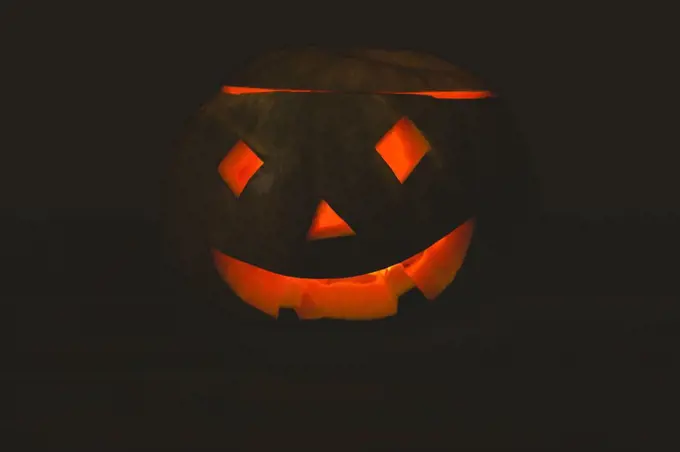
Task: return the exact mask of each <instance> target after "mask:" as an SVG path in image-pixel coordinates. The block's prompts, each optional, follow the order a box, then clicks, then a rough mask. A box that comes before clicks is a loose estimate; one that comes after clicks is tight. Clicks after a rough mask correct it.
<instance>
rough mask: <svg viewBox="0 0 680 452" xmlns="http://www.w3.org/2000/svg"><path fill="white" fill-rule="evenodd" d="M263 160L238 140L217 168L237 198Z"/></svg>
mask: <svg viewBox="0 0 680 452" xmlns="http://www.w3.org/2000/svg"><path fill="white" fill-rule="evenodd" d="M263 163H264V162H263V161H262V160H261V159H260V158H259V157H258V156H257V154H255V152H253V150H252V149H250V147H248V145H247V144H245V143H244V142H243V141H239V142H238V143H236V144H235V145H234V147H233V148H231V150H230V151H229V152H227V155H226V156H225V157H224V159H222V161H221V162H220V165H219V167H218V168H217V170H218V171H219V173H220V176H222V180H224V182H226V184H227V185H228V186H229V188H230V189H231V191H232V192H233V193H234V195H236V197H237V198H238V197H239V196H241V192H243V189H245V188H246V185H247V184H248V181H249V180H250V178H251V177H253V175H254V174H255V173H256V172H257V170H258V169H260V167H261V166H262V165H263Z"/></svg>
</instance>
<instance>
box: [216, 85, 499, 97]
mask: <svg viewBox="0 0 680 452" xmlns="http://www.w3.org/2000/svg"><path fill="white" fill-rule="evenodd" d="M222 92H223V93H225V94H233V95H240V94H265V93H332V92H333V91H328V90H315V89H285V88H280V89H276V88H249V87H246V86H224V87H222ZM372 94H401V95H410V96H428V97H433V98H435V99H450V100H451V99H484V98H487V97H493V93H492V92H491V91H484V90H479V91H464V90H461V91H410V92H409V91H402V92H387V91H386V92H376V93H372Z"/></svg>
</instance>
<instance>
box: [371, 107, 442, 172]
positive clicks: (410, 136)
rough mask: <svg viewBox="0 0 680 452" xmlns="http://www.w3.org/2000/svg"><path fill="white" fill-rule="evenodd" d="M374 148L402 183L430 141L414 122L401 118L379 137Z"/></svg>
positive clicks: (421, 156) (425, 150)
mask: <svg viewBox="0 0 680 452" xmlns="http://www.w3.org/2000/svg"><path fill="white" fill-rule="evenodd" d="M375 149H376V150H377V151H378V154H380V156H381V157H382V158H383V160H385V162H386V163H387V164H388V165H389V166H390V168H391V169H392V172H394V175H395V176H397V179H399V182H401V183H402V184H403V183H404V181H405V180H406V178H408V176H409V175H410V174H411V172H412V171H413V170H414V169H415V167H416V166H417V165H418V163H419V162H420V159H422V158H423V156H424V155H425V154H426V153H427V152H428V151H429V150H430V143H428V142H427V140H426V139H425V137H424V136H423V134H422V133H420V131H419V130H418V128H417V127H416V126H415V124H413V123H412V122H411V121H409V119H408V118H402V119H400V120H399V121H397V123H396V124H395V125H394V127H392V128H391V129H390V130H389V131H388V132H387V133H386V134H385V136H383V137H382V138H381V139H380V141H379V142H378V144H376V146H375Z"/></svg>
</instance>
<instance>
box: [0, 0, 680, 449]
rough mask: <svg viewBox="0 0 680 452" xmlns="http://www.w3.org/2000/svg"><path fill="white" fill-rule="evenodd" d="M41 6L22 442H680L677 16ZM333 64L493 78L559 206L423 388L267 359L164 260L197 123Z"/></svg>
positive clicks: (20, 203)
mask: <svg viewBox="0 0 680 452" xmlns="http://www.w3.org/2000/svg"><path fill="white" fill-rule="evenodd" d="M20 5H21V4H20V3H19V2H14V4H13V5H10V6H6V7H3V10H2V12H1V14H0V25H1V26H0V46H1V51H2V56H1V58H2V60H1V61H2V62H1V63H0V67H1V68H2V69H1V74H2V75H0V77H1V80H0V81H1V82H2V83H0V92H1V93H2V102H1V103H2V106H1V108H2V110H3V111H4V114H3V118H5V119H3V125H4V127H2V145H1V147H2V149H3V153H2V157H1V160H0V161H1V163H0V172H1V174H0V176H1V178H0V181H1V182H0V183H1V184H2V186H1V189H0V206H1V207H2V212H1V215H2V224H1V225H0V228H1V229H2V231H3V232H2V235H1V236H0V237H2V238H1V239H0V240H2V242H3V243H2V257H3V262H4V263H5V265H4V266H3V279H2V281H3V282H2V284H1V286H0V297H2V299H3V307H4V308H6V310H7V312H8V314H7V316H4V317H5V318H7V319H9V320H10V329H9V331H10V332H11V333H12V334H11V335H10V337H11V343H12V345H13V347H12V348H13V349H14V350H15V351H16V352H17V353H15V354H13V356H17V357H18V359H17V361H16V363H15V362H14V361H13V360H12V361H11V365H10V367H9V370H8V371H7V373H6V375H7V376H8V378H10V379H11V380H12V381H13V382H14V385H13V386H12V389H13V393H14V394H15V402H16V403H15V404H14V407H15V409H14V410H13V413H14V418H15V419H17V420H18V421H19V422H18V429H17V430H16V431H17V432H18V433H19V434H20V435H22V437H23V440H24V444H32V441H34V440H38V441H41V442H44V443H45V444H52V447H51V448H48V449H45V450H52V449H53V448H57V446H59V447H61V445H62V444H67V443H68V444H71V445H84V446H89V447H94V446H93V445H94V444H108V445H109V446H111V447H112V448H114V449H117V450H121V449H122V448H123V446H125V445H127V446H129V447H130V446H134V447H147V446H151V445H155V446H159V447H177V448H180V449H192V450H199V449H200V448H202V447H207V446H210V445H216V444H222V445H228V444H233V445H234V447H235V448H238V449H241V448H247V447H250V448H255V449H258V448H260V449H262V448H264V447H265V445H272V444H277V443H278V445H279V447H277V449H288V448H291V447H295V448H297V447H302V445H303V443H305V444H310V445H312V447H313V448H314V449H316V450H323V449H329V448H334V447H337V448H343V449H347V448H350V449H353V448H361V447H363V446H366V445H368V446H373V445H375V444H385V445H387V446H388V447H391V446H392V445H396V444H401V445H409V446H410V445H413V446H415V447H423V445H428V444H430V443H433V444H439V445H444V446H447V447H498V448H506V447H507V448H509V447H511V446H531V445H542V446H547V445H551V446H552V445H561V446H564V447H566V448H568V449H570V448H576V447H582V446H583V445H584V444H592V443H593V442H594V443H595V444H608V445H617V446H619V445H620V446H623V445H634V446H639V447H641V448H642V449H644V450H649V449H650V448H653V447H654V446H655V445H657V444H666V442H667V441H669V440H671V439H672V435H666V434H665V433H669V432H671V429H670V427H671V426H672V425H674V423H675V422H676V421H677V404H676V402H677V400H676V398H675V391H674V389H675V386H676V381H678V380H677V376H678V375H677V367H678V364H679V362H678V361H679V360H678V352H677V350H678V346H679V345H680V330H679V329H678V328H679V327H680V309H678V301H677V300H678V295H679V294H680V289H679V288H678V283H677V280H676V278H677V275H678V270H679V269H680V265H679V264H678V255H679V253H680V240H679V239H678V237H677V235H678V230H680V228H679V226H680V203H679V202H678V197H677V193H678V192H680V190H679V188H680V182H679V179H678V178H677V177H676V171H677V168H678V143H677V139H676V137H675V133H676V130H677V129H676V127H675V119H676V117H677V113H676V106H677V103H676V102H675V98H676V97H677V95H676V88H675V86H677V82H676V80H677V79H676V78H675V76H674V74H673V72H672V66H673V64H672V61H673V58H672V52H671V49H672V45H671V42H672V39H671V38H672V36H671V30H672V29H673V26H672V25H673V24H672V23H671V21H670V17H671V15H670V14H668V13H665V14H664V12H662V11H652V10H651V8H650V7H647V6H646V7H645V9H644V10H641V9H640V8H638V7H634V6H631V7H623V6H620V5H619V6H617V7H616V8H609V9H607V8H601V9H597V8H595V7H589V8H583V9H575V8H574V7H572V6H570V4H569V3H565V4H564V5H561V6H559V5H556V4H552V3H551V4H549V5H546V6H542V7H538V6H536V5H526V6H524V7H520V6H517V5H516V4H513V6H505V7H504V8H499V5H493V6H492V5H488V4H484V5H482V4H479V6H477V7H475V8H474V10H473V9H472V8H468V7H463V6H462V5H460V4H457V3H451V4H450V5H449V4H446V5H445V4H443V3H442V4H440V5H439V6H436V5H434V4H433V5H431V6H426V5H424V4H422V2H419V3H418V4H413V5H407V4H404V5H405V6H404V7H400V6H399V5H387V4H386V5H384V7H381V6H378V5H376V6H375V7H373V8H371V11H369V10H366V8H368V6H367V5H356V6H349V5H346V4H333V3H329V4H327V5H325V6H324V5H323V4H321V3H319V4H317V6H316V7H314V8H312V9H311V10H310V7H302V6H300V7H293V6H290V7H288V6H287V10H286V11H284V12H277V11H274V10H273V9H271V7H269V6H267V5H266V4H262V5H259V4H255V5H253V6H254V7H255V8H253V9H252V10H250V11H247V10H246V9H245V8H244V7H242V6H238V7H237V6H235V5H229V6H224V7H221V8H219V9H213V10H211V9H209V8H205V9H203V10H199V8H198V7H191V8H190V7H188V6H186V5H185V6H184V7H179V6H172V5H163V6H160V4H159V6H157V7H156V8H152V7H146V8H143V7H141V6H139V5H137V6H134V7H128V8H123V7H122V6H119V5H116V4H114V5H113V6H110V5H104V4H103V3H102V4H97V5H96V6H89V7H85V6H82V5H78V6H76V5H73V6H71V7H67V6H64V5H62V4H59V5H57V4H55V5H54V6H52V7H40V8H38V7H33V8H31V7H30V6H28V5H26V6H20ZM187 5H188V4H187ZM441 8H445V9H446V10H447V11H443V10H442V9H441ZM625 8H628V9H625ZM310 44H311V45H346V46H353V45H358V46H375V47H386V48H406V49H413V50H421V51H427V52H430V53H433V54H435V55H439V56H441V57H444V58H445V59H448V60H450V61H452V62H454V63H457V64H459V65H461V66H462V67H465V68H468V69H470V70H472V71H473V72H476V73H477V74H479V75H481V76H482V77H483V78H484V79H486V80H487V81H488V82H489V83H490V84H491V86H492V87H494V89H495V91H497V92H499V93H500V94H501V95H503V96H504V97H505V98H506V99H507V100H508V101H509V102H510V104H511V105H512V110H513V112H514V114H515V116H516V119H517V121H518V123H519V125H520V127H521V129H522V131H523V132H524V134H525V135H526V137H527V139H528V141H529V144H530V146H531V152H532V156H533V158H534V161H535V165H536V168H537V172H538V174H539V176H540V180H541V184H542V192H541V193H542V200H543V211H542V213H541V214H540V215H539V217H538V218H537V219H536V220H535V221H534V223H533V224H531V225H530V226H528V227H527V233H526V234H525V235H524V236H523V239H522V240H524V243H523V246H521V247H519V249H517V250H516V251H515V253H514V254H513V255H511V256H506V257H504V258H503V259H502V260H501V261H499V262H496V263H494V265H493V266H492V267H493V269H494V270H493V271H492V275H491V276H489V281H491V282H489V284H488V286H489V287H490V289H489V290H488V292H489V293H488V296H487V297H486V298H485V299H484V300H483V301H482V302H481V304H480V305H481V306H482V308H480V309H479V310H478V311H471V312H474V314H469V317H468V318H465V317H463V318H461V320H460V322H459V323H458V324H456V327H455V328H454V331H453V332H451V333H450V336H451V337H450V340H449V342H448V343H447V345H446V346H444V347H443V348H441V349H438V350H437V351H436V352H430V353H423V354H420V355H418V356H417V357H412V358H408V359H413V362H412V364H410V365H408V366H406V367H408V369H409V371H408V372H405V371H404V370H403V368H400V367H399V370H398V371H397V370H392V371H391V370H389V369H387V368H384V369H378V367H379V366H374V367H373V368H371V370H370V371H369V370H364V369H363V368H353V367H352V363H351V361H350V362H339V363H337V367H336V368H324V369H317V370H316V371H301V370H299V369H298V370H297V371H296V372H293V371H290V370H285V369H283V368H282V367H277V366H272V365H269V364H267V363H262V362H257V360H256V359H247V357H243V356H241V355H239V354H238V352H237V350H235V348H236V347H233V346H230V344H228V343H225V340H224V337H222V336H221V335H220V334H221V333H220V332H219V330H220V318H219V312H220V311H219V310H218V309H217V308H216V307H214V306H212V305H210V304H208V303H206V304H205V305H202V304H200V303H195V302H190V301H189V300H188V299H187V298H186V297H183V296H182V294H183V290H185V289H184V286H183V284H182V282H181V279H180V278H179V277H178V276H177V275H176V274H175V273H173V270H172V269H171V268H170V266H169V264H168V262H167V260H166V259H165V258H164V257H163V255H162V253H161V240H160V236H159V234H158V231H159V220H160V216H161V215H160V214H161V212H160V203H159V202H158V200H159V198H160V196H161V195H162V186H163V185H162V182H163V169H164V165H165V163H166V161H167V158H168V157H169V151H170V148H171V146H172V142H173V140H174V139H176V138H177V133H178V131H179V128H180V127H181V125H182V124H183V123H184V121H185V120H186V119H187V117H188V116H189V115H190V114H191V113H193V112H194V111H195V110H196V108H198V107H199V105H200V104H201V103H202V102H204V101H205V100H206V99H207V98H209V97H210V96H211V95H213V93H214V92H215V91H216V90H217V89H218V88H219V86H220V84H221V82H222V80H223V79H224V77H225V76H226V75H228V73H229V72H230V71H232V70H234V69H236V68H237V67H238V66H239V65H241V64H243V63H245V62H247V61H248V59H249V58H252V57H253V56H255V55H257V54H258V53H260V52H262V51H267V50H272V49H276V48H279V47H290V46H293V45H310ZM3 310H5V309H3ZM220 339H221V340H220ZM404 359H407V358H404ZM442 363H444V364H446V365H444V364H442ZM97 450H99V448H97Z"/></svg>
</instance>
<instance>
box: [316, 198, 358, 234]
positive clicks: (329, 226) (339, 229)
mask: <svg viewBox="0 0 680 452" xmlns="http://www.w3.org/2000/svg"><path fill="white" fill-rule="evenodd" d="M347 235H354V231H353V230H352V228H351V227H350V226H349V225H348V224H347V223H346V222H345V220H343V219H342V218H340V215H338V214H337V213H336V212H335V211H334V210H333V209H332V208H331V206H329V205H328V203H327V202H326V201H321V202H320V203H319V207H317V208H316V214H315V215H314V219H313V220H312V226H311V227H310V228H309V232H307V239H309V240H318V239H327V238H331V237H342V236H347Z"/></svg>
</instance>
